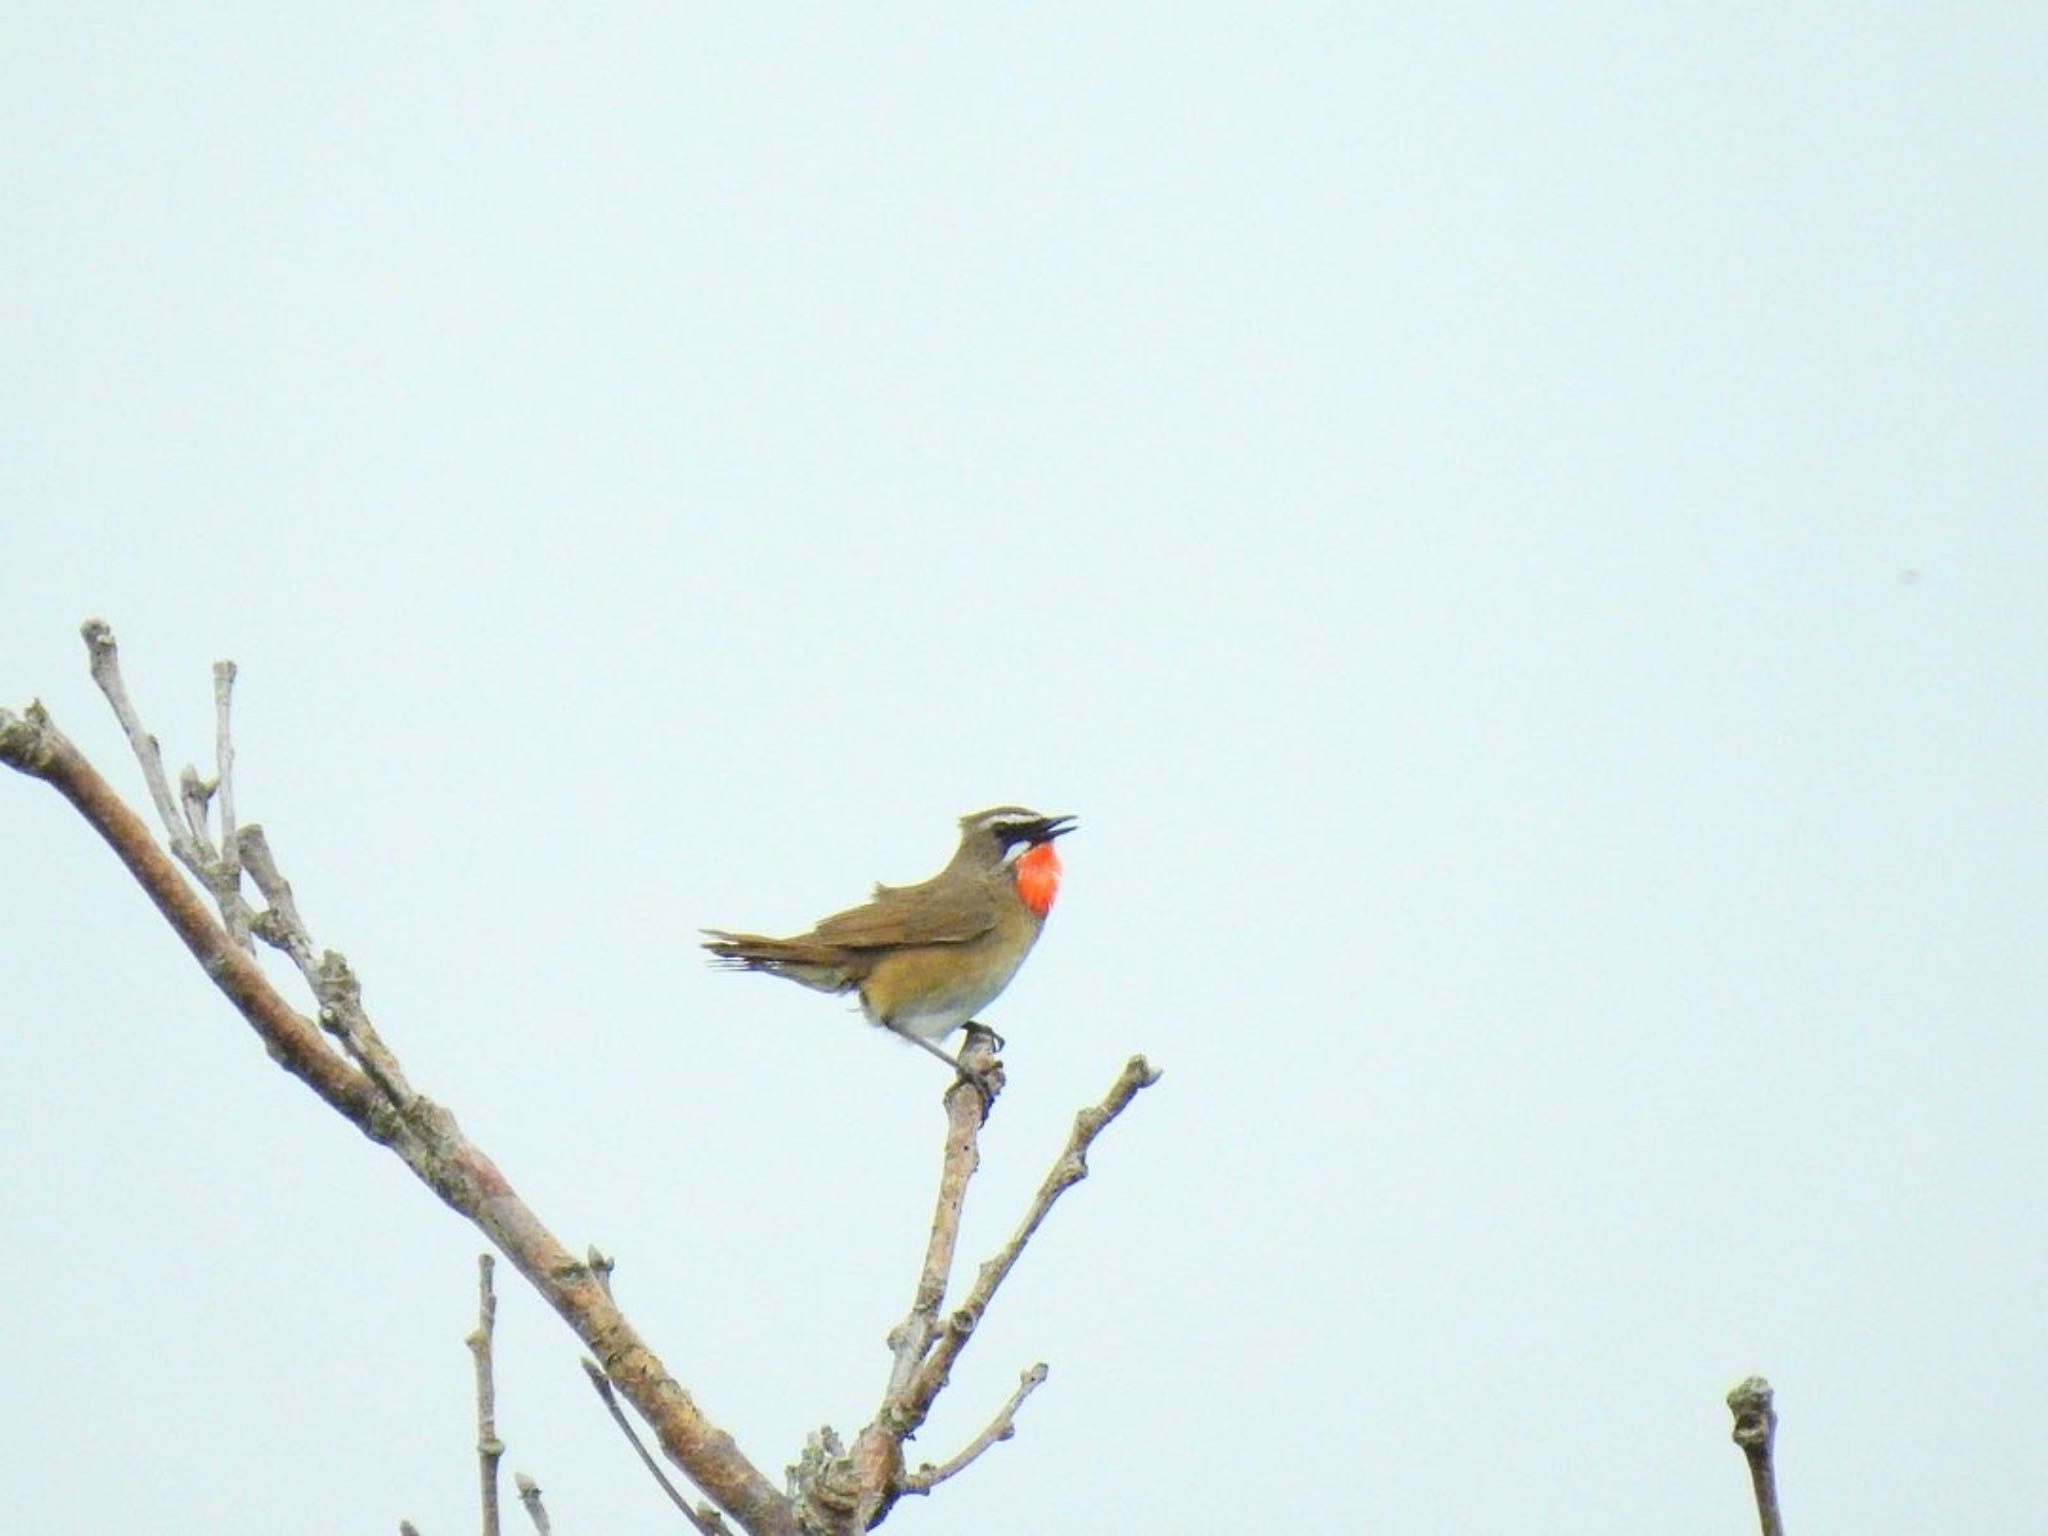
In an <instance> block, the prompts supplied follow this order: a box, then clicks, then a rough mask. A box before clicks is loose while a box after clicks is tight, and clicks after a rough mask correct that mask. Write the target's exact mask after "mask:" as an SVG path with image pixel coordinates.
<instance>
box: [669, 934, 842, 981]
mask: <svg viewBox="0 0 2048 1536" xmlns="http://www.w3.org/2000/svg"><path fill="white" fill-rule="evenodd" d="M701 931H702V932H703V933H704V934H705V935H706V937H705V940H704V947H705V948H706V949H708V950H710V951H711V963H712V964H713V965H716V966H719V967H721V968H723V969H725V970H729V971H766V972H767V973H768V974H769V975H771V976H783V977H787V978H788V979H789V980H791V981H794V982H796V983H798V984H799V985H802V986H806V987H812V988H815V989H816V990H817V991H820V992H844V991H845V990H846V989H847V988H849V987H851V986H852V985H853V984H854V979H853V977H852V976H850V975H848V974H847V968H846V956H845V955H844V954H843V953H841V952H840V951H839V950H836V949H834V948H832V947H831V946H829V945H825V944H817V943H805V942H804V941H803V940H802V939H771V938H768V937H767V936H766V935H764V934H759V933H728V932H726V931H725V930H724V929H723V928H705V929H703V930H701Z"/></svg>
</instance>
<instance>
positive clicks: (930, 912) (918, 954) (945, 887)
mask: <svg viewBox="0 0 2048 1536" xmlns="http://www.w3.org/2000/svg"><path fill="white" fill-rule="evenodd" d="M1073 829H1074V818H1073V817H1071V816H1041V815H1040V814H1039V813H1038V812H1037V811H1027V810H1025V809H1024V808H1023V807H1021V806H1015V805H999V806H997V807H995V809H993V810H988V811H976V812H974V813H973V814H972V815H969V816H962V817H961V818H960V846H959V848H958V849H956V850H955V851H954V854H953V857H952V860H951V862H949V863H948V864H947V865H946V867H945V868H944V869H942V870H940V871H939V872H938V873H937V874H936V875H933V876H932V877H931V879H929V880H926V881H924V882H923V883H922V884H919V885H878V886H876V887H875V894H874V898H873V900H871V901H869V902H868V903H867V904H866V905H865V906H859V907H854V908H852V909H851V910H850V911H846V912H840V913H836V914H835V915H833V916H831V917H828V918H826V919H824V921H822V922H820V923H819V924H818V926H817V927H815V928H813V929H812V930H811V931H810V932H809V933H801V934H798V935H796V936H795V937H794V938H787V939H770V938H764V937H763V936H762V935H760V934H756V933H728V932H726V931H725V930H724V929H720V928H706V929H705V930H704V932H705V933H706V934H707V935H708V936H709V937H708V938H707V940H706V942H705V945H704V947H705V948H706V949H708V950H710V951H711V953H712V954H713V956H715V957H716V962H715V963H718V964H722V965H725V966H727V967H729V968H731V969H733V970H740V971H766V972H767V973H768V974H769V975H771V976H784V977H787V978H788V979H789V980H791V981H794V982H798V983H800V984H801V985H803V986H806V987H811V988H814V989H815V990H817V991H819V992H842V993H843V992H858V993H859V994H860V1006H861V1011H862V1012H863V1013H865V1014H866V1015H867V1017H868V1022H869V1023H871V1024H879V1025H881V1026H882V1027H883V1028H884V1029H891V1030H894V1031H895V1032H896V1033H897V1034H899V1035H901V1036H902V1037H903V1038H904V1039H906V1040H908V1041H910V1042H911V1043H912V1044H913V1045H917V1046H921V1047H922V1048H924V1049H925V1050H927V1051H930V1052H931V1053H932V1054H933V1055H934V1056H936V1057H938V1058H939V1059H940V1060H941V1061H944V1062H946V1063H947V1064H948V1065H950V1066H952V1067H953V1068H954V1069H956V1070H957V1071H959V1072H960V1073H961V1074H962V1075H963V1076H966V1077H968V1078H970V1079H973V1078H974V1074H973V1073H971V1072H969V1071H968V1070H967V1068H965V1067H964V1066H962V1065H961V1063H960V1061H959V1060H958V1059H957V1058H956V1057H954V1056H952V1055H949V1054H948V1053H947V1052H945V1051H943V1050H941V1049H940V1048H939V1047H938V1046H937V1045H936V1044H934V1043H933V1042H935V1041H937V1040H940V1039H943V1038H944V1037H945V1036H947V1035H949V1034H951V1033H952V1032H953V1031H954V1030H956V1029H958V1028H960V1027H961V1026H962V1025H963V1024H973V1023H974V1022H975V1018H974V1015H975V1013H976V1012H977V1011H978V1010H980V1009H982V1008H984V1007H986V1006H987V1005H988V1004H989V1003H991V1002H993V1001H994V1000H995V998H996V995H997V994H998V993H999V992H1001V991H1002V990H1003V988H1004V987H1006V986H1008V985H1009V984H1010V978H1011V977H1012V976H1014V975H1016V974H1017V967H1018V966H1020V965H1022V964H1023V963H1024V957H1025V956H1026V955H1028V954H1030V953H1031V946H1032V945H1033V944H1036V943H1037V942H1038V931H1039V929H1041V928H1043V927H1044V926H1045V915H1046V913H1048V912H1050V911H1051V910H1052V903H1053V897H1054V896H1056V895H1057V894H1058V893H1059V888H1060V859H1059V855H1058V853H1056V852H1055V851H1054V850H1053V840H1054V839H1055V838H1058V837H1059V836H1060V835H1061V834H1063V833H1066V832H1071V831H1073ZM983 1086H984V1087H985V1086H986V1085H983Z"/></svg>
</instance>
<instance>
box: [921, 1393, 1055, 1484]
mask: <svg viewBox="0 0 2048 1536" xmlns="http://www.w3.org/2000/svg"><path fill="white" fill-rule="evenodd" d="M1045 1378H1046V1365H1045V1362H1044V1361H1043V1360H1041V1361H1040V1362H1039V1363H1038V1364H1036V1365H1034V1366H1032V1367H1031V1369H1030V1370H1028V1371H1024V1372H1022V1373H1020V1374H1019V1376H1018V1378H1017V1390H1016V1391H1014V1392H1012V1393H1011V1394H1010V1400H1009V1401H1008V1402H1007V1403H1005V1404H1003V1406H1002V1411H1001V1412H999V1413H998V1414H997V1415H996V1416H995V1418H994V1419H992V1420H990V1421H989V1426H988V1428H987V1429H984V1430H983V1431H982V1432H981V1433H980V1434H978V1435H976V1436H975V1437H974V1438H973V1439H972V1440H971V1441H969V1442H968V1444H967V1449H965V1450H964V1451H962V1452H961V1453H960V1454H959V1455H958V1456H955V1457H954V1458H953V1459H952V1460H951V1461H949V1462H947V1463H946V1464H945V1465H944V1466H938V1467H935V1466H933V1465H932V1464H931V1463H930V1462H926V1463H925V1464H924V1465H923V1466H922V1467H919V1468H918V1469H917V1470H916V1471H915V1472H913V1473H911V1474H910V1475H909V1476H908V1477H906V1478H904V1479H903V1491H904V1492H905V1493H927V1494H928V1493H930V1492H931V1491H932V1490H933V1489H934V1488H936V1487H938V1486H939V1484H941V1483H943V1482H944V1481H945V1480H946V1479H947V1478H949V1477H951V1476H953V1475H954V1474H955V1473H957V1472H960V1471H963V1470H964V1469H965V1468H966V1467H967V1465H968V1464H969V1463H970V1462H972V1461H973V1460H974V1459H975V1457H977V1456H979V1455H980V1454H981V1453H982V1452H983V1451H985V1450H987V1449H988V1448H989V1447H990V1446H992V1445H994V1444H995V1443H996V1442H997V1441H999V1440H1007V1439H1009V1438H1010V1437H1011V1436H1012V1435H1014V1434H1016V1433H1017V1422H1016V1421H1017V1410H1018V1409H1019V1408H1020V1407H1022V1406H1023V1403H1024V1399H1025V1398H1027V1397H1029V1396H1030V1395H1031V1394H1032V1393H1034V1392H1036V1391H1037V1390H1038V1389H1039V1387H1040V1386H1041V1385H1042V1384H1043V1383H1044V1381H1045Z"/></svg>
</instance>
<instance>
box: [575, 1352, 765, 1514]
mask: <svg viewBox="0 0 2048 1536" xmlns="http://www.w3.org/2000/svg"><path fill="white" fill-rule="evenodd" d="M583 1374H584V1375H586V1376H588V1377H589V1378H590V1384H591V1385H592V1386H593V1387H595V1388H597V1395H598V1396H599V1397H600V1398H602V1399H603V1400H604V1406H605V1411H606V1412H607V1413H609V1414H610V1415H611V1416H612V1422H613V1423H614V1424H616V1425H618V1426H619V1433H621V1434H623V1435H624V1436H625V1437H626V1443H627V1444H628V1445H630V1446H632V1447H633V1454H634V1455H635V1456H638V1457H639V1458H640V1464H641V1465H642V1466H644V1467H646V1468H647V1471H648V1474H649V1475H650V1476H651V1477H652V1478H653V1479H654V1480H655V1481H656V1482H657V1483H659V1484H660V1485H661V1491H662V1492H663V1493H665V1494H667V1495H668V1496H669V1500H670V1502H672V1503H673V1504H674V1505H675V1507H676V1508H677V1509H680V1510H681V1511H682V1512H683V1518H684V1519H685V1520H688V1521H689V1522H690V1524H692V1525H694V1526H695V1527H696V1528H697V1529H698V1530H700V1531H702V1532H703V1533H704V1536H714V1533H717V1536H729V1533H728V1532H727V1531H726V1528H725V1519H724V1517H723V1516H721V1515H720V1514H719V1513H718V1511H717V1510H715V1509H712V1508H711V1507H709V1506H708V1505H707V1506H706V1507H704V1508H703V1509H701V1510H700V1509H698V1508H696V1507H695V1506H694V1505H692V1504H691V1503H690V1501H689V1500H688V1499H686V1498H684V1497H683V1494H682V1490H680V1489H679V1488H677V1487H676V1485H675V1484H674V1483H672V1482H670V1481H669V1480H668V1475H667V1474H666V1473H664V1472H663V1471H662V1470H661V1463H659V1462H658V1461H656V1460H655V1459H654V1458H653V1457H652V1456H650V1455H648V1454H647V1447H646V1446H644V1445H642V1444H641V1443H640V1436H639V1435H638V1434H636V1433H635V1432H634V1429H633V1422H632V1420H630V1419H628V1418H627V1417H626V1410H625V1409H623V1408H621V1407H620V1406H619V1396H618V1394H617V1393H616V1392H614V1391H613V1390H612V1384H611V1382H610V1380H609V1379H608V1378H607V1377H606V1376H605V1373H604V1369H603V1367H601V1366H600V1365H599V1364H598V1363H597V1362H596V1361H595V1360H585V1361H584V1362H583Z"/></svg>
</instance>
